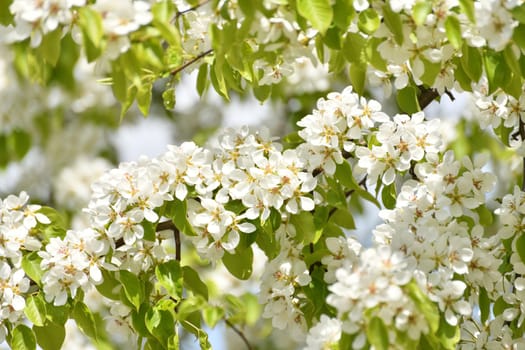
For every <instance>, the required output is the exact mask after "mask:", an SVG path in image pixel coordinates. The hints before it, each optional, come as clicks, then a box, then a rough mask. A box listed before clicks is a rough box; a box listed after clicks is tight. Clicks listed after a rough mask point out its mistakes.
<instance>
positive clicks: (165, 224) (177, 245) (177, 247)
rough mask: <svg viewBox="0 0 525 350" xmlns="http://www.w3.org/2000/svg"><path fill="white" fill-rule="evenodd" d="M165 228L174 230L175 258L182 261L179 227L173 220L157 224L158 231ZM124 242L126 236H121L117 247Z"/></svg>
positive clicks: (116, 243)
mask: <svg viewBox="0 0 525 350" xmlns="http://www.w3.org/2000/svg"><path fill="white" fill-rule="evenodd" d="M164 230H171V231H173V235H174V237H175V259H176V260H177V261H180V259H181V241H180V232H179V230H178V229H177V227H176V226H175V224H174V223H173V221H171V220H168V221H163V222H159V223H158V224H157V227H156V232H159V231H164ZM124 244H125V242H124V238H119V239H118V240H117V241H116V242H115V247H116V248H119V247H122V246H123V245H124Z"/></svg>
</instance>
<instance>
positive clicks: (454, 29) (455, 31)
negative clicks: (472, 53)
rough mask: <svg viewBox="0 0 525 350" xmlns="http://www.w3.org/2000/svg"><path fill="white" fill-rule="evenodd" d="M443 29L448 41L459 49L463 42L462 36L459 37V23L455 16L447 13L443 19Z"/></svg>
mask: <svg viewBox="0 0 525 350" xmlns="http://www.w3.org/2000/svg"><path fill="white" fill-rule="evenodd" d="M445 31H446V33H447V38H448V41H449V42H450V43H451V44H452V46H454V48H456V49H459V48H460V47H461V45H462V44H463V38H462V37H461V25H460V23H459V19H457V17H456V16H453V15H449V16H448V17H447V19H445Z"/></svg>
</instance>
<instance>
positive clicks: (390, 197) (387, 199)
mask: <svg viewBox="0 0 525 350" xmlns="http://www.w3.org/2000/svg"><path fill="white" fill-rule="evenodd" d="M396 198H397V194H396V185H395V183H392V184H390V185H388V186H383V190H382V191H381V200H382V201H383V204H384V206H385V208H387V209H394V208H395V207H396Z"/></svg>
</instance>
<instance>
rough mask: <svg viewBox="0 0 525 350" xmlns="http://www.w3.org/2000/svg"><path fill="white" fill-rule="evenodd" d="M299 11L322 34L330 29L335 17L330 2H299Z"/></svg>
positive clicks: (320, 0)
mask: <svg viewBox="0 0 525 350" xmlns="http://www.w3.org/2000/svg"><path fill="white" fill-rule="evenodd" d="M297 11H298V12H299V14H300V15H301V16H303V17H304V18H306V19H307V20H308V21H310V23H312V27H313V28H314V29H317V30H318V31H319V32H320V33H321V34H324V33H325V32H326V30H327V29H328V27H330V24H331V23H332V19H333V16H334V13H333V10H332V7H331V5H330V0H297Z"/></svg>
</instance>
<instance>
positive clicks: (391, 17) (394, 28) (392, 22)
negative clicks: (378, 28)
mask: <svg viewBox="0 0 525 350" xmlns="http://www.w3.org/2000/svg"><path fill="white" fill-rule="evenodd" d="M383 19H384V21H385V24H386V26H387V27H388V29H390V31H391V32H392V34H394V39H395V41H396V43H397V44H398V45H403V22H402V21H401V16H400V15H399V14H398V13H396V12H394V11H392V9H391V8H390V5H389V4H385V5H383Z"/></svg>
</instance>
